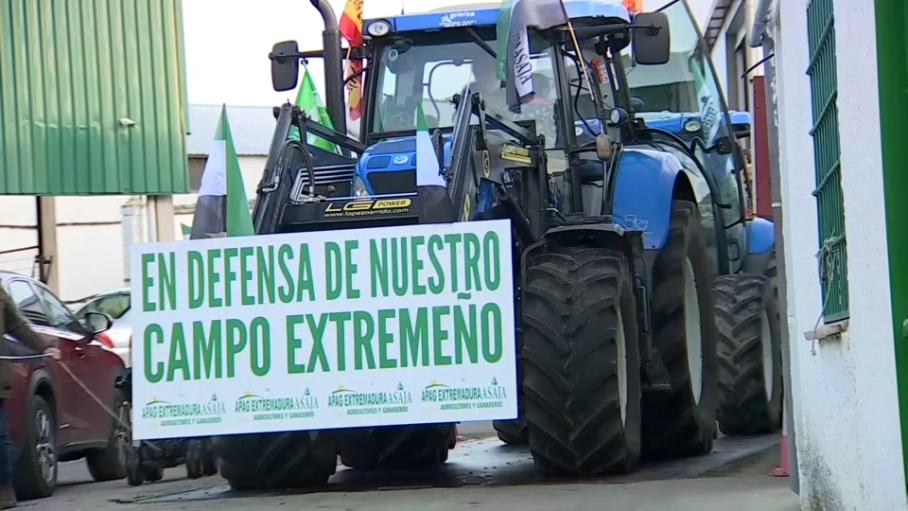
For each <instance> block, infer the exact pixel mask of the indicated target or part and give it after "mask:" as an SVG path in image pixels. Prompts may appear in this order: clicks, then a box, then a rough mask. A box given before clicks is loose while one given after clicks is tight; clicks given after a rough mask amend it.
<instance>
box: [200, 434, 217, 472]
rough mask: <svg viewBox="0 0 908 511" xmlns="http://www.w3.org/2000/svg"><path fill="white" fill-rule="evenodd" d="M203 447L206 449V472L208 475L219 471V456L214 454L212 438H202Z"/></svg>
mask: <svg viewBox="0 0 908 511" xmlns="http://www.w3.org/2000/svg"><path fill="white" fill-rule="evenodd" d="M202 448H203V451H204V459H205V463H204V472H205V475H206V476H213V475H215V474H217V473H218V458H217V456H215V455H214V448H213V447H212V446H211V439H210V438H205V439H203V440H202Z"/></svg>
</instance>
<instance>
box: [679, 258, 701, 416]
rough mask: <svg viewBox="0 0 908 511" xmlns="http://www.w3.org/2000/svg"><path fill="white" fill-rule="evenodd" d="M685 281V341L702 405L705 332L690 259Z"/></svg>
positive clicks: (696, 399) (693, 384)
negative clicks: (702, 327)
mask: <svg viewBox="0 0 908 511" xmlns="http://www.w3.org/2000/svg"><path fill="white" fill-rule="evenodd" d="M682 273H683V274H684V275H683V277H682V278H683V281H684V291H683V293H684V341H685V345H686V348H687V369H688V374H690V389H691V392H692V393H693V396H694V402H695V403H697V404H700V394H701V393H702V391H703V332H702V330H701V328H700V321H701V319H700V296H699V295H698V294H697V277H696V275H695V274H694V264H693V261H691V260H690V258H687V259H685V261H684V267H683V269H682Z"/></svg>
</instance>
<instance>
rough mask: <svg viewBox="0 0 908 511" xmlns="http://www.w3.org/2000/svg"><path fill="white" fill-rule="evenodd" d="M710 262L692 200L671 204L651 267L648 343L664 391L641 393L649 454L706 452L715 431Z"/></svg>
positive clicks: (677, 454)
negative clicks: (664, 380) (658, 360)
mask: <svg viewBox="0 0 908 511" xmlns="http://www.w3.org/2000/svg"><path fill="white" fill-rule="evenodd" d="M715 274H716V272H715V268H714V266H713V262H712V260H711V259H710V257H709V254H708V252H707V245H706V236H705V233H704V230H703V227H702V226H701V224H700V220H699V213H698V211H697V208H696V206H695V205H694V204H692V203H690V202H686V201H674V202H673V203H672V218H671V227H670V232H669V236H668V240H667V242H666V245H665V247H664V248H663V249H662V252H661V253H660V254H659V255H658V257H657V258H656V262H655V264H654V266H653V295H652V296H653V298H652V321H653V343H654V345H655V347H656V349H657V350H658V352H659V353H660V354H661V356H662V360H663V362H664V363H665V367H666V368H667V369H668V372H669V377H670V380H671V390H669V391H666V392H651V393H647V394H646V396H644V405H643V447H644V450H645V452H646V454H647V455H648V456H651V457H657V458H672V457H680V456H692V455H698V454H706V453H708V452H710V451H711V450H712V443H713V438H714V436H715V433H716V406H717V383H716V379H717V376H716V372H717V368H716V365H717V360H716V338H717V333H716V325H715V320H714V318H713V313H712V311H713V307H714V301H715V300H714V297H713V282H714V281H715Z"/></svg>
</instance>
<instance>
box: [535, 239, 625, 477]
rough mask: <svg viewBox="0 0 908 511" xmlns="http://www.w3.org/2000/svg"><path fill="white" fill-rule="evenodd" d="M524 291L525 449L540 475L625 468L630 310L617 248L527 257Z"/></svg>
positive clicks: (622, 258) (564, 250) (585, 473)
mask: <svg viewBox="0 0 908 511" xmlns="http://www.w3.org/2000/svg"><path fill="white" fill-rule="evenodd" d="M526 282H527V285H526V288H525V289H524V298H523V304H522V307H523V348H522V357H521V360H522V362H523V395H524V407H525V413H526V423H527V430H528V432H529V444H530V451H531V452H532V454H533V458H534V461H535V464H536V469H537V470H538V471H539V472H540V473H541V474H543V475H546V476H591V475H598V474H603V473H626V472H631V471H633V470H634V469H635V468H636V467H637V464H638V461H639V458H640V392H641V389H640V360H639V346H638V340H637V336H638V328H637V309H636V301H635V300H636V298H635V296H634V286H633V280H632V278H631V272H630V269H629V266H628V263H627V260H626V257H625V255H624V253H623V252H621V251H618V250H605V249H600V248H576V247H574V248H571V247H567V248H558V249H552V250H549V251H546V252H542V253H539V254H536V255H534V256H532V257H531V258H530V259H529V262H528V264H527V279H526Z"/></svg>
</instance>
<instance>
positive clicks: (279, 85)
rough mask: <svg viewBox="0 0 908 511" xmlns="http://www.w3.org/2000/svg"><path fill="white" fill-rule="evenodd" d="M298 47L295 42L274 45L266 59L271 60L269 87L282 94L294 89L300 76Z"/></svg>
mask: <svg viewBox="0 0 908 511" xmlns="http://www.w3.org/2000/svg"><path fill="white" fill-rule="evenodd" d="M299 53H300V49H299V45H298V44H297V43H296V41H282V42H279V43H276V44H275V45H274V46H273V47H272V49H271V53H269V54H268V58H269V59H271V85H272V86H273V87H274V90H276V91H278V92H282V91H285V90H291V89H295V88H296V84H297V82H298V81H299V75H300V63H299V60H300V59H299Z"/></svg>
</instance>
